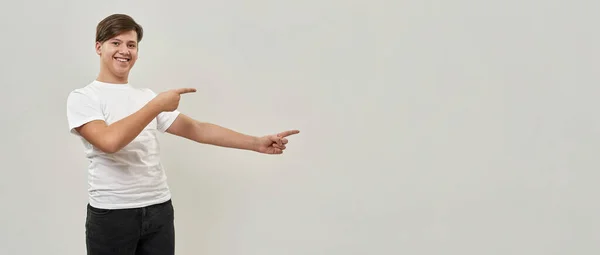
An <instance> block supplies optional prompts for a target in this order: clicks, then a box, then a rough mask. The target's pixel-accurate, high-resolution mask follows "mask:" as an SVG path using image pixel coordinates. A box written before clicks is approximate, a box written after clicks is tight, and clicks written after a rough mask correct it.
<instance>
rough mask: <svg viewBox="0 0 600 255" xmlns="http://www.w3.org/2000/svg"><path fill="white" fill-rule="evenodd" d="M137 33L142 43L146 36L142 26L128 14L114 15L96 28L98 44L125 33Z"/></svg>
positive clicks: (138, 39)
mask: <svg viewBox="0 0 600 255" xmlns="http://www.w3.org/2000/svg"><path fill="white" fill-rule="evenodd" d="M131 30H133V31H135V32H136V33H137V41H138V42H140V41H141V40H142V37H143V36H144V29H143V28H142V26H141V25H140V24H138V23H136V22H135V20H133V18H131V17H130V16H129V15H126V14H112V15H110V16H108V17H106V18H104V19H103V20H102V21H100V22H99V23H98V26H97V27H96V42H100V43H103V42H105V41H107V40H109V39H110V38H113V37H115V36H117V35H119V34H121V33H123V32H127V31H131Z"/></svg>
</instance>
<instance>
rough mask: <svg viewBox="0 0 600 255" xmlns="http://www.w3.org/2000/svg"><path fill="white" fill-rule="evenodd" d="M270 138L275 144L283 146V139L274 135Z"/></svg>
mask: <svg viewBox="0 0 600 255" xmlns="http://www.w3.org/2000/svg"><path fill="white" fill-rule="evenodd" d="M269 138H271V141H273V142H274V143H277V144H278V145H283V142H282V141H281V138H280V137H278V136H276V135H272V136H269Z"/></svg>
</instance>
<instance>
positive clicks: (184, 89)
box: [175, 88, 196, 94]
mask: <svg viewBox="0 0 600 255" xmlns="http://www.w3.org/2000/svg"><path fill="white" fill-rule="evenodd" d="M175 92H177V93H178V94H185V93H192V92H196V89H195V88H180V89H176V90H175Z"/></svg>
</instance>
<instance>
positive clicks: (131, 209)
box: [67, 14, 299, 255]
mask: <svg viewBox="0 0 600 255" xmlns="http://www.w3.org/2000/svg"><path fill="white" fill-rule="evenodd" d="M142 37H143V30H142V27H141V26H140V25H139V24H137V23H136V22H135V21H134V20H133V19H132V18H131V17H129V16H127V15H123V14H114V15H110V16H108V17H106V18H105V19H103V20H102V21H100V22H99V23H98V25H97V28H96V53H97V54H98V55H99V56H100V72H99V74H98V76H97V78H96V79H95V80H94V81H92V82H91V83H90V84H88V85H87V86H85V87H83V88H79V89H75V90H73V91H72V92H71V93H70V94H69V97H68V100H67V118H68V122H69V129H70V132H71V133H72V134H74V135H77V136H78V137H80V138H81V140H82V142H83V144H84V148H85V153H86V156H87V158H88V159H89V160H90V165H89V168H88V184H89V189H88V193H89V204H88V205H87V217H86V223H85V227H86V247H87V252H88V254H90V255H96V254H112V255H117V254H131V255H133V254H160V255H167V254H174V252H175V230H174V225H173V205H172V203H171V194H170V191H169V187H168V185H167V181H166V176H165V171H164V168H163V166H162V165H161V162H160V147H159V142H158V139H157V135H158V132H166V133H169V134H173V135H176V136H180V137H183V138H187V139H190V140H193V141H196V142H198V143H203V144H211V145H215V146H222V147H229V148H237V149H244V150H251V151H256V152H259V153H265V154H281V153H283V150H285V148H286V144H287V143H288V140H287V139H286V137H287V136H289V135H293V134H297V133H299V131H298V130H290V131H285V132H282V133H279V134H275V135H267V136H262V137H254V136H249V135H245V134H241V133H237V132H235V131H232V130H229V129H226V128H224V127H221V126H218V125H215V124H210V123H205V122H199V121H196V120H194V119H192V118H190V117H188V116H186V115H184V114H181V113H180V112H179V111H177V108H178V105H179V100H180V97H181V95H182V94H186V93H192V92H195V91H196V90H195V89H193V88H179V89H173V90H169V91H166V92H162V93H160V94H155V93H154V92H153V91H152V90H150V89H147V88H137V87H134V86H132V85H131V84H129V80H128V76H129V72H130V70H131V68H132V67H133V66H134V64H135V62H136V60H137V58H138V44H139V42H140V41H141V40H142Z"/></svg>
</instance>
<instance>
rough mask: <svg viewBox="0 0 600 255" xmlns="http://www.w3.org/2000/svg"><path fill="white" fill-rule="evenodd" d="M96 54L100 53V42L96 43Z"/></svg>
mask: <svg viewBox="0 0 600 255" xmlns="http://www.w3.org/2000/svg"><path fill="white" fill-rule="evenodd" d="M95 48H96V54H98V55H100V53H102V43H101V42H96V47H95Z"/></svg>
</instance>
